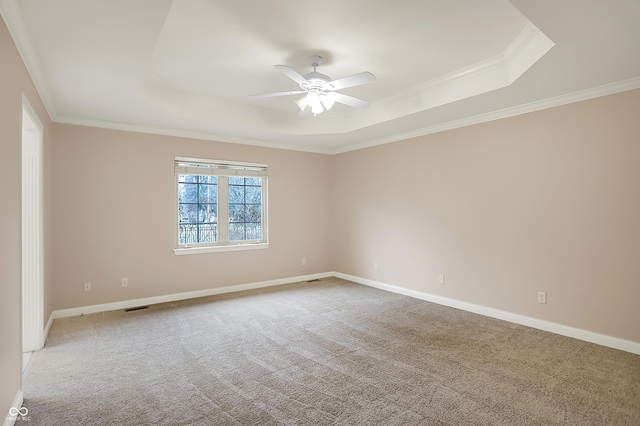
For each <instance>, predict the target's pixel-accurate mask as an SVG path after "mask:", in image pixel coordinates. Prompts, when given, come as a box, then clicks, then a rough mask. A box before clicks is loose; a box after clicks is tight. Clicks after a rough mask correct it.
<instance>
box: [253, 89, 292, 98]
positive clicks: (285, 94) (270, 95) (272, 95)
mask: <svg viewBox="0 0 640 426" xmlns="http://www.w3.org/2000/svg"><path fill="white" fill-rule="evenodd" d="M300 93H305V91H304V90H291V91H289V92H275V93H265V94H262V95H249V97H250V98H275V97H276V96H289V95H299V94H300Z"/></svg>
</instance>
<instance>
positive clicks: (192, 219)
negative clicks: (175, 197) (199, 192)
mask: <svg viewBox="0 0 640 426" xmlns="http://www.w3.org/2000/svg"><path fill="white" fill-rule="evenodd" d="M178 211H179V216H180V222H181V223H182V222H187V223H197V222H198V205H197V204H180V207H179V209H178Z"/></svg>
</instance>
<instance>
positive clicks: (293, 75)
mask: <svg viewBox="0 0 640 426" xmlns="http://www.w3.org/2000/svg"><path fill="white" fill-rule="evenodd" d="M273 67H274V68H276V69H277V70H278V71H280V72H281V73H282V74H284V75H286V76H287V77H289V78H290V79H291V80H293V81H295V82H296V83H298V84H309V81H308V80H307V79H306V78H304V77H303V76H301V75H300V74H298V72H297V71H296V70H294V69H293V68H289V67H288V66H286V65H274V66H273Z"/></svg>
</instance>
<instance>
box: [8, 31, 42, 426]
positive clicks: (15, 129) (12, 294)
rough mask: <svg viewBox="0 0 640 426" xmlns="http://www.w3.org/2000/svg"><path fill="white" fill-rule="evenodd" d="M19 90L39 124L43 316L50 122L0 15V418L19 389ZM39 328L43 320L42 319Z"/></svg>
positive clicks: (20, 120) (20, 105)
mask: <svg viewBox="0 0 640 426" xmlns="http://www.w3.org/2000/svg"><path fill="white" fill-rule="evenodd" d="M22 93H24V94H25V95H26V97H27V98H28V100H29V103H30V104H31V106H32V107H33V108H34V110H35V111H36V114H37V115H38V118H39V119H40V121H41V122H42V124H43V126H44V141H43V148H44V162H45V168H44V180H45V182H44V192H45V211H44V215H45V217H44V220H45V236H44V240H45V283H44V285H45V288H44V290H45V293H44V294H45V296H44V297H45V299H44V308H45V317H44V319H45V321H47V320H48V318H49V315H50V314H51V311H52V309H53V308H52V300H51V297H50V296H51V293H52V292H51V290H50V289H51V280H50V278H49V277H50V275H49V271H50V269H51V268H50V267H51V263H50V257H49V255H48V254H49V253H50V250H48V248H50V247H51V239H50V238H49V232H48V230H49V229H50V228H51V221H50V219H51V211H50V209H49V208H48V205H50V204H49V203H48V202H49V200H50V198H49V195H47V194H49V193H50V191H49V189H50V186H49V185H50V182H51V180H50V178H51V169H50V168H49V167H47V166H46V164H47V163H50V158H51V143H52V142H51V141H52V132H51V127H52V126H51V121H50V120H49V117H48V115H47V113H46V111H45V109H44V107H43V105H42V102H41V101H40V97H39V96H38V93H37V92H36V89H35V87H34V85H33V83H32V81H31V79H30V78H29V74H28V73H27V70H26V69H25V67H24V64H23V62H22V59H21V58H20V55H19V54H18V51H17V50H16V47H15V45H14V43H13V40H12V39H11V36H10V34H9V32H8V30H7V27H6V26H5V23H4V20H2V19H0V164H1V166H0V182H2V185H0V419H1V418H3V417H2V416H4V415H5V414H6V413H8V412H9V408H10V406H11V402H12V401H13V398H14V397H15V395H16V392H17V391H18V389H19V388H20V371H21V368H20V366H21V356H22V355H21V353H22V349H21V346H20V322H21V319H20V300H21V296H20V291H21V284H20V269H21V266H20V265H21V264H20V256H21V255H20V243H21V194H20V193H21V164H20V163H21V123H22V119H21V115H22ZM43 327H44V324H43Z"/></svg>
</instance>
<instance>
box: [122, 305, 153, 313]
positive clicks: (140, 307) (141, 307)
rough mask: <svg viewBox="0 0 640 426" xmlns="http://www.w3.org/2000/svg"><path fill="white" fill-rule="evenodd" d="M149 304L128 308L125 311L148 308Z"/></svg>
mask: <svg viewBox="0 0 640 426" xmlns="http://www.w3.org/2000/svg"><path fill="white" fill-rule="evenodd" d="M148 308H149V307H148V306H136V307H135V308H127V309H125V310H124V311H125V312H131V311H139V310H140V309H148Z"/></svg>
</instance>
